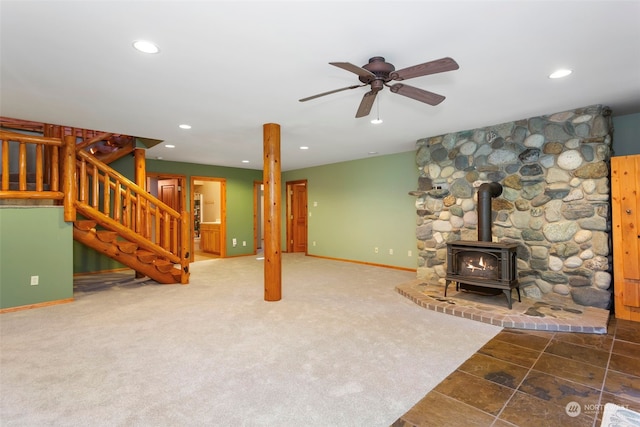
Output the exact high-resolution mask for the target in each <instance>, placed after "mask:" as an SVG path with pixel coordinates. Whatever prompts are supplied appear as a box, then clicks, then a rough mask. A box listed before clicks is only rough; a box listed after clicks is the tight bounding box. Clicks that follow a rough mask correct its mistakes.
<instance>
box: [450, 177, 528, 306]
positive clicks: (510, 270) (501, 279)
mask: <svg viewBox="0 0 640 427" xmlns="http://www.w3.org/2000/svg"><path fill="white" fill-rule="evenodd" d="M500 194H502V186H501V185H500V184H498V183H497V182H492V183H487V184H482V185H481V186H480V188H479V189H478V241H468V240H456V241H452V242H448V243H447V274H446V276H445V287H444V296H445V297H446V296H447V288H448V287H449V285H450V284H451V283H452V282H455V283H456V290H459V289H460V288H462V289H466V290H470V291H482V290H483V289H484V290H488V289H497V290H502V292H503V293H504V294H505V295H506V297H507V303H508V304H509V309H511V308H512V303H511V291H512V289H513V288H516V290H517V292H518V301H520V288H519V287H518V286H519V285H518V278H517V271H516V267H517V261H516V249H517V247H518V244H517V243H499V242H492V237H491V198H492V197H497V196H499V195H500Z"/></svg>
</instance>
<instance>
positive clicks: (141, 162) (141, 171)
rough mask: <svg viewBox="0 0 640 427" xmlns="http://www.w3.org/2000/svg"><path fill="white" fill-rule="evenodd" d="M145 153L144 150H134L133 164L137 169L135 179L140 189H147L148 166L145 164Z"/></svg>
mask: <svg viewBox="0 0 640 427" xmlns="http://www.w3.org/2000/svg"><path fill="white" fill-rule="evenodd" d="M144 155H145V151H144V149H142V148H136V149H135V150H133V164H134V167H135V169H136V171H135V179H136V184H138V187H142V188H144V189H145V190H146V189H147V166H146V163H145V157H144Z"/></svg>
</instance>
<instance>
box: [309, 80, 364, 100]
mask: <svg viewBox="0 0 640 427" xmlns="http://www.w3.org/2000/svg"><path fill="white" fill-rule="evenodd" d="M362 86H366V84H363V85H353V86H347V87H343V88H340V89H334V90H330V91H329V92H323V93H319V94H317V95H313V96H308V97H306V98H302V99H299V100H298V101H300V102H305V101H309V100H311V99H316V98H320V97H321V96H325V95H331V94H332V93H336V92H342V91H343V90H347V89H355V88H358V87H362Z"/></svg>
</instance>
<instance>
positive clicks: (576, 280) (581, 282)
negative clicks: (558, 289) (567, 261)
mask: <svg viewBox="0 0 640 427" xmlns="http://www.w3.org/2000/svg"><path fill="white" fill-rule="evenodd" d="M569 286H571V287H572V288H579V287H583V286H591V280H589V279H587V278H586V277H582V276H569Z"/></svg>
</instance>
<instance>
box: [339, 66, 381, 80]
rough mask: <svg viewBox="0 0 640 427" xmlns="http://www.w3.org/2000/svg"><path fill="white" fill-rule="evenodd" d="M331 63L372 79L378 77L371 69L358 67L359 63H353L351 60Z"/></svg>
mask: <svg viewBox="0 0 640 427" xmlns="http://www.w3.org/2000/svg"><path fill="white" fill-rule="evenodd" d="M329 64H331V65H334V66H336V67H338V68H342V69H343V70H347V71H351V72H352V73H355V74H357V75H359V76H360V77H365V78H371V79H375V78H376V75H375V74H373V73H372V72H371V71H369V70H365V69H364V68H362V67H358V66H357V65H353V64H352V63H350V62H329Z"/></svg>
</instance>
